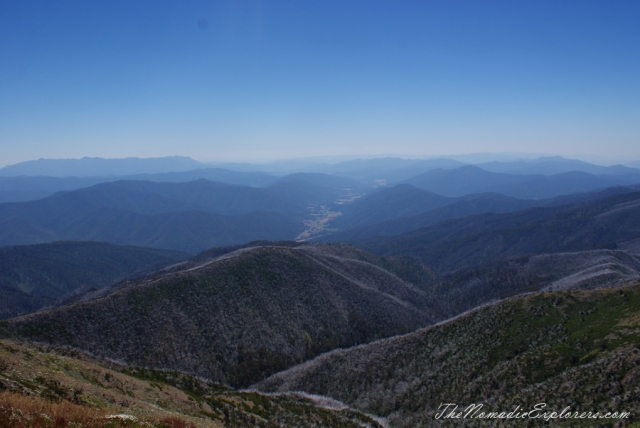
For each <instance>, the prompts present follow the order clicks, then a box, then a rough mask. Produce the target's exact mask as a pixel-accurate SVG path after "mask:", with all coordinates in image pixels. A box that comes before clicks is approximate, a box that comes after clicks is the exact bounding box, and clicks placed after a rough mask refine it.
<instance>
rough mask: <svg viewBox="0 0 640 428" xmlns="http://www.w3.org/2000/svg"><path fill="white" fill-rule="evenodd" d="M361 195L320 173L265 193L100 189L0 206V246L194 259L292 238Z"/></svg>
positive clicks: (200, 185)
mask: <svg viewBox="0 0 640 428" xmlns="http://www.w3.org/2000/svg"><path fill="white" fill-rule="evenodd" d="M365 190H366V186H363V185H360V184H359V183H357V182H354V181H353V180H350V179H346V178H337V177H330V176H324V175H321V174H295V175H291V176H287V177H284V178H282V179H280V180H279V181H278V182H277V183H274V184H272V185H270V186H268V187H264V188H253V187H249V186H235V185H229V184H222V183H214V182H210V181H208V180H197V181H193V182H188V183H154V182H150V181H118V182H114V183H102V184H98V185H96V186H92V187H88V188H84V189H78V190H74V191H69V192H61V193H57V194H55V195H53V196H50V197H47V198H44V199H40V200H37V201H30V202H21V203H4V204H0V245H25V244H34V243H45V242H52V241H57V240H78V241H89V240H91V241H104V242H110V243H114V244H120V245H138V246H146V247H154V248H171V249H176V250H180V251H187V252H191V253H197V252H199V251H203V250H205V249H207V248H211V247H215V246H223V245H234V244H242V243H245V242H249V241H254V240H259V239H264V240H280V239H294V238H296V237H297V236H298V235H299V234H300V233H302V232H303V231H305V229H306V227H307V226H305V221H307V220H310V219H313V218H316V217H314V215H318V214H319V213H321V212H322V211H323V210H322V208H321V207H323V206H330V205H332V204H334V203H336V201H338V200H340V199H341V198H344V197H349V195H352V194H353V193H354V192H356V193H357V192H360V191H365Z"/></svg>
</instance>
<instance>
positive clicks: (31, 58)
mask: <svg viewBox="0 0 640 428" xmlns="http://www.w3.org/2000/svg"><path fill="white" fill-rule="evenodd" d="M639 148H640V1H637V0H630V1H622V0H618V1H609V0H607V1H604V0H603V1H589V0H579V1H563V0H534V1H527V0H516V1H514V0H472V1H456V0H441V1H428V0H416V1H375V0H366V1H355V0H338V1H333V0H291V1H280V0H264V1H258V0H250V1H241V0H228V1H227V0H221V1H158V0H154V1H131V0H127V1H120V0H109V1H87V0H73V1H72V0H50V1H30V0H24V1H22V0H21V1H17V0H16V1H13V0H0V164H2V165H5V164H10V163H15V162H18V161H23V160H28V159H35V158H40V157H45V158H71V157H82V156H101V157H126V156H140V157H152V156H165V155H185V156H192V157H194V158H196V159H199V160H204V161H216V160H249V161H258V160H268V159H276V158H291V157H303V156H316V155H362V156H371V155H376V154H398V155H405V156H408V155H416V156H431V155H442V154H462V153H470V152H518V151H522V152H536V153H549V154H559V155H565V156H577V155H582V156H583V157H586V156H603V157H604V158H607V159H614V158H615V159H620V160H625V159H626V160H638V159H640V150H639ZM0 166H1V165H0Z"/></svg>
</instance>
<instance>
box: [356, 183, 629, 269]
mask: <svg viewBox="0 0 640 428" xmlns="http://www.w3.org/2000/svg"><path fill="white" fill-rule="evenodd" d="M639 235H640V192H631V193H623V194H616V195H613V196H607V197H604V198H601V199H596V200H587V201H585V202H581V203H576V204H571V205H567V206H555V207H538V208H531V209H527V210H523V211H518V212H514V213H504V214H478V215H474V216H469V217H465V218H461V219H452V220H447V221H444V222H441V223H437V224H435V225H432V226H429V227H425V228H422V229H417V230H414V231H411V232H409V233H405V234H402V235H397V236H389V237H374V238H368V239H363V240H358V241H354V244H356V245H357V246H359V247H361V248H364V249H366V250H368V251H372V252H374V253H377V254H383V255H399V254H403V255H410V256H414V257H416V258H418V259H420V260H421V261H422V262H423V263H425V264H426V265H427V266H429V267H430V268H432V269H434V270H435V271H436V272H447V271H452V270H456V269H460V268H464V267H470V266H477V265H483V264H487V263H491V262H494V261H496V260H500V259H504V258H508V257H513V256H519V255H527V254H542V253H555V252H574V251H584V250H591V249H597V248H616V245H617V243H619V242H622V241H626V240H629V239H632V238H635V237H637V236H639Z"/></svg>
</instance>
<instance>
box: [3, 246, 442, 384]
mask: <svg viewBox="0 0 640 428" xmlns="http://www.w3.org/2000/svg"><path fill="white" fill-rule="evenodd" d="M351 253H361V252H359V251H358V250H351ZM425 302H426V300H425V294H424V292H422V291H420V290H419V289H417V288H415V287H413V286H412V285H410V284H407V283H405V282H404V281H402V280H401V279H399V278H398V277H397V276H396V275H394V274H391V273H389V272H387V271H385V270H383V269H382V268H380V267H378V266H374V265H372V264H370V263H368V262H366V261H362V260H358V259H356V258H354V257H353V256H351V255H350V254H349V252H347V251H344V250H343V249H338V250H334V251H324V250H323V247H317V246H301V247H297V248H283V247H258V248H245V249H242V250H238V251H237V252H236V253H234V254H231V255H224V256H222V257H220V258H219V259H212V260H205V261H202V262H201V263H200V264H198V265H196V266H193V265H189V266H187V269H186V270H183V271H178V272H174V273H168V274H166V275H160V276H158V275H155V276H153V277H150V278H149V279H146V280H145V279H142V280H140V281H137V282H134V283H131V285H130V286H128V287H125V288H122V289H120V290H118V291H116V292H114V293H112V294H110V295H108V296H106V297H104V298H100V299H97V300H92V301H89V302H85V303H79V304H75V305H72V306H68V307H63V308H58V309H54V310H49V311H45V312H41V313H38V314H34V315H31V316H25V317H21V318H17V319H13V320H10V321H9V323H8V326H7V328H8V332H10V334H13V335H17V336H20V337H23V338H28V339H30V340H36V341H40V342H48V343H54V344H65V345H70V346H73V347H76V348H80V349H84V350H87V351H89V352H92V353H94V354H96V355H101V356H105V357H109V358H115V359H119V360H123V361H126V362H127V363H129V364H135V365H141V366H148V367H157V368H165V369H177V370H183V371H186V372H189V373H193V374H197V375H201V376H205V377H208V378H211V379H214V380H217V381H222V382H227V383H230V384H233V385H248V384H250V383H252V382H255V381H257V380H260V379H262V378H264V377H266V376H267V375H269V374H271V373H274V372H275V371H278V370H281V369H284V368H286V367H289V366H291V365H293V364H296V363H299V362H301V361H304V360H306V359H308V358H312V357H314V356H315V355H318V354H320V353H322V352H326V351H328V350H331V349H334V348H336V347H346V346H351V345H354V344H358V343H365V342H368V341H371V340H374V339H379V338H382V337H388V336H391V335H396V334H400V333H406V332H408V331H412V330H415V329H416V328H419V327H421V326H425V325H428V324H430V323H432V322H433V321H435V320H436V319H437V317H436V316H435V315H432V314H430V313H429V312H427V311H425V309H424V308H425V307H426V305H425Z"/></svg>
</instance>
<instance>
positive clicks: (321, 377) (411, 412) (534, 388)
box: [257, 283, 640, 427]
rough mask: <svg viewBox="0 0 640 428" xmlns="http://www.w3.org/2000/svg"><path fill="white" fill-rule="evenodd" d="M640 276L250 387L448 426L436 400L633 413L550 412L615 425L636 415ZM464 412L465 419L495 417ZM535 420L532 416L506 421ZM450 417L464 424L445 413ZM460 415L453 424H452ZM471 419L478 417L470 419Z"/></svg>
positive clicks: (478, 313) (489, 309)
mask: <svg viewBox="0 0 640 428" xmlns="http://www.w3.org/2000/svg"><path fill="white" fill-rule="evenodd" d="M639 348H640V284H638V283H636V284H634V285H630V286H623V287H617V288H611V289H605V290H589V291H587V290H573V291H556V292H547V293H538V294H532V295H526V296H519V297H515V298H512V299H509V300H506V301H503V302H500V303H498V304H494V305H491V306H486V307H483V308H480V309H478V310H475V311H472V312H470V313H467V314H465V315H463V316H460V317H458V318H456V319H453V320H450V321H447V322H445V323H443V324H440V325H436V326H433V327H429V328H427V329H424V330H420V331H418V332H415V333H412V334H408V335H405V336H401V337H396V338H390V339H385V340H381V341H378V342H375V343H372V344H369V345H363V346H359V347H355V348H352V349H348V350H338V351H334V352H331V353H328V354H325V355H322V356H320V357H318V358H316V359H314V360H312V361H309V362H306V363H304V364H302V365H300V366H296V367H294V368H292V369H290V370H288V371H285V372H282V373H278V374H276V375H274V376H272V377H270V378H268V379H267V380H265V381H263V382H262V383H260V384H258V385H257V388H259V389H260V390H263V391H288V390H299V391H305V392H308V393H313V394H323V395H327V396H330V397H332V398H335V399H337V400H341V401H343V402H345V403H347V404H349V405H351V406H354V407H356V408H357V409H360V410H363V411H366V412H370V413H372V414H375V415H378V416H382V417H386V418H388V420H389V421H390V423H391V424H392V425H393V426H400V427H415V426H433V425H435V424H436V423H437V424H440V423H442V424H443V425H444V426H448V425H446V422H445V421H441V420H440V421H436V420H435V419H434V416H435V414H436V411H437V409H438V407H439V406H440V405H441V403H456V404H459V405H460V406H461V407H466V406H468V405H470V404H472V403H482V404H483V405H484V409H485V410H489V411H511V410H513V409H515V408H516V407H517V406H518V405H519V406H521V409H524V410H531V409H533V406H535V405H536V404H538V403H546V404H547V408H548V409H551V410H557V411H561V410H562V409H564V408H565V407H566V406H570V407H571V409H572V411H591V412H603V413H606V412H614V411H618V412H620V411H626V412H629V413H630V416H629V418H628V419H623V420H613V421H611V420H604V419H602V420H600V419H599V420H595V422H594V421H593V420H592V421H585V420H579V421H576V420H566V421H558V420H556V421H554V423H557V424H558V425H559V426H581V427H583V426H614V424H615V423H618V422H621V423H622V424H623V425H624V424H628V423H630V422H631V421H633V420H637V419H638V418H640V350H639ZM498 422H499V421H496V420H487V421H482V420H467V421H464V423H467V424H468V425H467V426H496V423H498ZM503 422H505V424H504V426H518V424H520V426H539V425H540V424H541V423H542V422H541V421H539V420H530V419H528V420H524V421H520V422H515V421H513V420H511V421H503ZM450 423H451V425H450V426H463V421H452V422H450ZM456 424H457V425H456ZM472 424H475V425H472Z"/></svg>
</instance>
